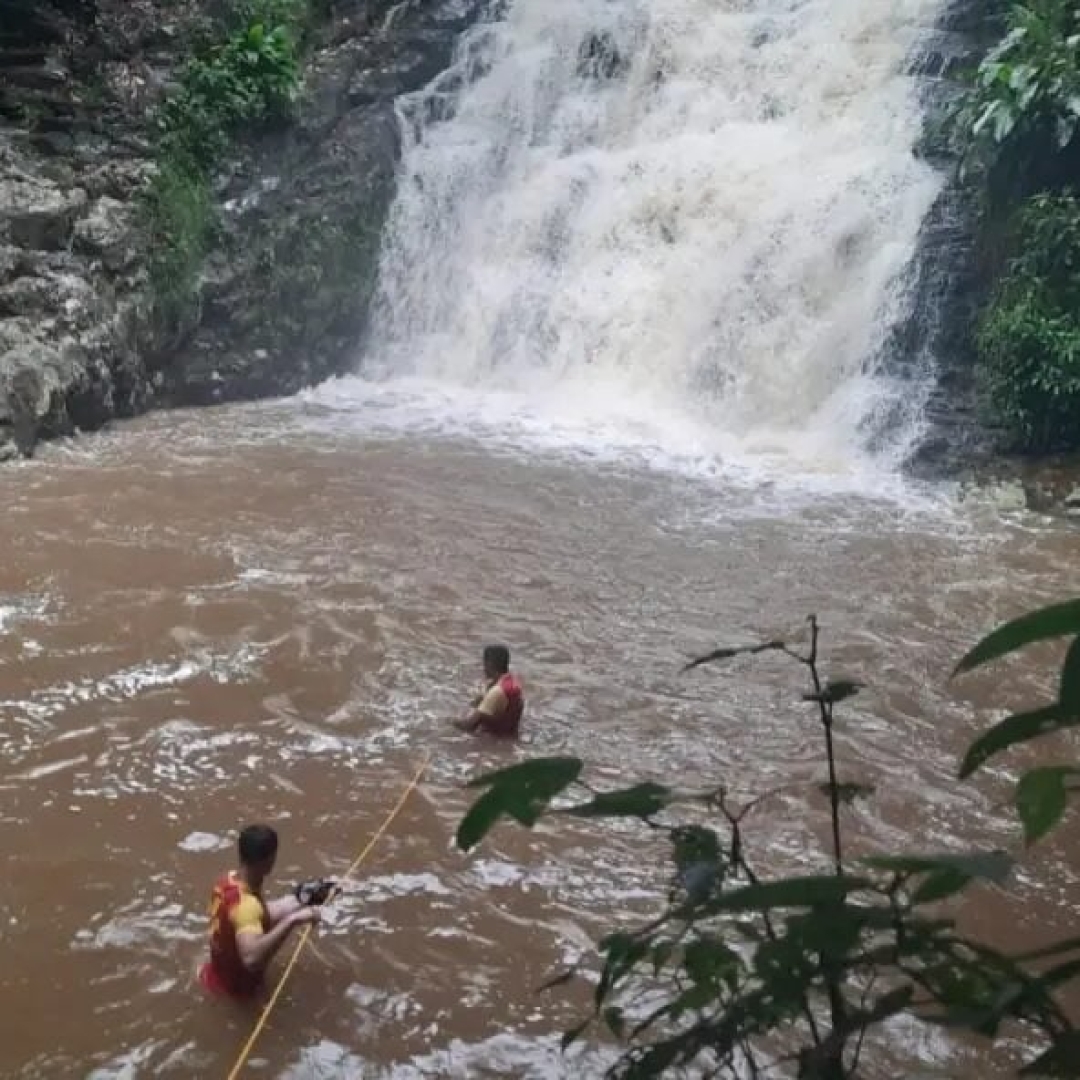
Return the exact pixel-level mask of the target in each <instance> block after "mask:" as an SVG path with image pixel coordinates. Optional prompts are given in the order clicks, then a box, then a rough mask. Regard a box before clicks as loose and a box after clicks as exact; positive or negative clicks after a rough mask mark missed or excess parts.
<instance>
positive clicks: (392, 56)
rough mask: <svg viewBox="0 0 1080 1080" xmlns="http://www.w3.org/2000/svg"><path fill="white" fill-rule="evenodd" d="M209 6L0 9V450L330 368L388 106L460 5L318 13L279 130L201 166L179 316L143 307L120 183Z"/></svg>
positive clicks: (421, 3) (344, 7)
mask: <svg viewBox="0 0 1080 1080" xmlns="http://www.w3.org/2000/svg"><path fill="white" fill-rule="evenodd" d="M215 2H216V0H186V2H179V3H178V2H176V0H0V11H2V12H3V17H2V18H0V459H2V458H4V457H11V456H13V455H15V454H17V453H23V454H28V453H30V452H31V451H32V449H33V447H34V445H35V443H36V442H37V440H39V439H41V438H44V437H48V436H53V435H57V434H63V433H67V432H71V431H73V430H75V429H93V428H96V427H99V426H101V425H102V424H104V423H106V422H107V421H108V420H110V419H111V418H113V417H119V416H130V415H133V414H135V413H138V412H140V411H142V410H145V409H146V408H148V407H151V406H154V405H166V404H207V403H212V402H217V401H223V400H228V399H234V398H243V397H254V396H260V395H268V394H275V393H287V392H291V391H294V390H296V389H298V388H299V387H301V386H303V385H305V384H308V383H311V382H314V381H317V380H319V379H322V378H325V377H326V376H329V375H331V374H334V373H338V372H341V371H343V370H345V369H346V368H347V367H348V366H349V365H350V363H351V361H352V359H353V350H354V347H355V342H356V340H357V338H358V336H359V334H360V333H361V331H362V328H363V324H364V321H365V316H366V301H367V299H368V297H369V295H370V291H371V286H372V283H373V279H374V271H375V260H376V257H377V245H378V237H379V233H380V230H381V225H382V220H383V218H384V216H385V213H386V210H387V207H388V204H389V201H390V198H391V196H392V193H393V180H394V170H395V164H396V158H397V150H398V147H397V136H396V123H395V116H394V99H395V98H396V97H397V96H398V95H399V94H402V93H406V92H408V91H410V90H413V89H418V88H419V87H421V86H422V85H424V84H425V83H426V82H427V81H429V80H430V78H431V77H433V76H434V75H435V74H436V73H437V72H438V71H439V70H440V69H441V68H442V67H444V66H445V65H446V63H447V62H448V60H449V57H450V53H451V51H452V48H453V43H454V40H455V37H456V35H457V33H459V32H460V30H461V29H463V28H464V27H465V26H466V25H467V24H468V22H469V21H471V19H472V18H474V17H475V15H476V13H477V11H478V9H479V6H480V4H479V2H478V0H465V2H460V0H459V2H456V3H455V2H453V0H447V2H445V3H441V2H434V3H432V2H430V0H429V2H425V0H409V2H405V3H400V4H396V5H390V4H387V3H386V2H385V0H370V2H367V3H365V2H363V0H339V2H337V3H330V4H322V5H321V6H320V9H319V10H320V11H321V12H322V14H321V16H320V18H319V22H318V25H317V26H316V28H315V31H314V43H313V48H312V50H311V51H310V54H309V56H308V62H307V66H306V70H305V77H304V87H303V94H302V99H301V105H300V109H299V115H298V117H297V119H296V121H295V122H294V123H292V124H291V125H288V126H287V127H284V128H280V129H278V130H275V131H272V132H265V133H263V134H262V135H260V136H259V137H258V138H257V139H255V140H252V141H249V142H246V143H242V144H239V145H238V146H237V147H236V148H235V153H233V154H231V155H230V160H229V162H228V164H227V167H224V168H223V169H222V170H221V171H220V172H219V173H218V174H217V175H216V177H215V179H214V197H215V200H216V202H217V203H218V210H219V220H220V223H221V224H220V228H219V230H218V235H217V237H216V239H215V243H214V246H213V250H212V251H211V254H210V256H209V258H208V259H207V260H206V262H205V265H204V266H203V269H202V272H201V274H200V280H199V287H198V302H197V303H196V304H195V305H194V306H193V309H192V311H191V312H190V313H189V314H188V315H187V317H186V318H185V319H184V320H183V321H182V322H181V324H180V325H178V326H177V325H170V326H167V327H166V326H165V325H163V324H162V322H161V320H157V319H155V318H154V317H153V304H152V298H151V295H150V285H149V280H148V257H149V255H150V250H149V247H150V243H151V241H150V238H149V235H148V231H147V229H146V228H145V227H144V224H143V221H142V215H141V214H140V212H139V205H140V204H139V196H140V192H141V191H142V190H143V189H144V187H145V185H146V184H147V183H148V181H149V179H150V178H151V176H152V175H153V172H154V164H153V152H152V151H153V136H152V129H151V117H152V115H153V109H154V107H155V105H156V104H157V103H158V102H159V101H160V100H161V97H162V95H163V94H164V93H165V91H166V88H167V87H168V85H169V81H170V78H171V77H173V75H174V73H175V71H176V68H177V66H178V64H179V63H181V62H182V60H183V58H184V52H185V42H186V40H187V38H188V37H189V35H191V34H192V33H194V32H196V31H197V28H198V26H199V25H200V21H201V20H205V19H206V18H207V17H208V16H211V15H213V13H214V12H213V8H214V5H215Z"/></svg>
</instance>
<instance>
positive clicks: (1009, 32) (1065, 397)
mask: <svg viewBox="0 0 1080 1080" xmlns="http://www.w3.org/2000/svg"><path fill="white" fill-rule="evenodd" d="M1005 23H1006V25H1005V27H1004V37H1003V39H1002V40H1001V41H1000V43H999V44H998V45H997V47H996V48H994V49H992V50H991V51H990V53H989V54H988V55H987V57H986V58H985V59H984V60H983V62H982V63H981V64H980V65H979V68H978V70H977V72H976V74H975V77H974V79H973V83H972V86H971V88H970V89H969V91H968V93H967V94H966V95H965V98H964V99H963V102H962V106H961V108H960V110H959V113H958V116H957V120H958V128H957V130H958V132H959V135H960V139H961V141H962V143H963V147H964V157H965V165H966V166H969V167H971V168H972V171H973V172H974V174H975V175H976V176H977V177H978V178H979V182H980V184H981V187H982V190H983V194H984V196H985V207H986V214H985V221H984V231H985V233H986V236H987V237H992V236H999V235H1000V234H1002V233H1003V232H1004V233H1005V234H1007V237H1008V239H1007V243H1006V244H1005V245H1004V247H1003V249H1002V250H1000V251H998V252H997V255H996V258H995V262H996V263H997V265H995V266H993V267H991V270H992V274H993V277H994V278H995V279H996V284H995V286H994V287H993V288H992V289H991V298H990V302H989V304H988V305H987V307H986V310H985V311H984V312H983V315H982V318H981V319H980V321H979V327H978V333H977V336H976V345H977V350H978V353H979V358H980V375H981V384H982V389H983V396H984V400H985V403H986V405H987V407H988V410H989V414H990V416H991V418H992V419H993V420H995V421H996V422H997V423H999V424H1000V425H1001V426H1002V428H1003V429H1004V431H1005V432H1006V434H1007V436H1008V438H1009V440H1010V442H1011V443H1012V445H1013V446H1014V447H1015V448H1017V449H1021V450H1031V451H1038V452H1045V451H1050V450H1058V449H1071V448H1074V447H1076V446H1078V445H1080V314H1078V310H1080V309H1078V307H1077V299H1078V296H1080V203H1078V202H1077V200H1076V199H1075V198H1073V197H1072V192H1071V186H1072V185H1074V184H1075V183H1076V181H1077V177H1078V176H1080V6H1078V5H1077V4H1076V3H1075V2H1074V0H1023V2H1021V3H1018V4H1016V5H1015V6H1013V7H1012V8H1011V10H1010V11H1009V13H1008V15H1007V16H1006V20H1005Z"/></svg>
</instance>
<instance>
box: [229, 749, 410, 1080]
mask: <svg viewBox="0 0 1080 1080" xmlns="http://www.w3.org/2000/svg"><path fill="white" fill-rule="evenodd" d="M429 761H430V757H425V758H424V761H423V763H422V764H421V766H420V768H419V769H417V770H416V773H415V775H414V776H413V778H412V780H410V781H409V786H408V787H407V788H406V789H405V791H404V792H403V793H402V796H401V798H400V799H398V801H397V804H396V805H395V807H394V809H393V810H391V811H390V813H389V814H388V815H387V817H386V820H385V821H384V822H383V823H382V824H381V825H380V826H379V828H378V829H377V830H376V832H375V835H374V836H373V837H372V838H371V839H370V840H369V841H368V842H367V846H366V847H365V848H364V849H363V851H361V852H360V854H359V855H357V856H356V858H355V859H354V860H353V862H352V865H351V866H350V867H349V869H348V870H346V871H345V874H344V876H343V877H342V878H341V880H340V881H339V882H338V883H337V887H336V888H335V889H334V892H333V894H332V895H331V896H330V899H329V900H328V901H327V903H329V902H330V901H332V900H333V899H334V897H336V896H337V895H338V893H340V892H341V889H342V886H343V884H344V883H345V882H346V881H348V880H349V878H351V877H352V876H353V874H354V873H355V872H356V870H357V868H358V867H359V866H360V864H361V863H362V862H363V861H364V860H365V859H366V858H367V857H368V855H369V854H370V852H371V849H372V848H373V847H375V845H376V844H377V843H378V842H379V840H380V839H381V838H382V835H383V833H384V832H386V830H387V829H388V828H390V825H391V824H392V822H393V820H394V818H396V817H397V816H398V814H400V813H401V811H402V809H403V808H404V806H405V803H407V802H408V801H409V796H410V795H411V794H412V793H413V791H414V790H415V788H416V785H417V784H419V783H420V778H421V777H422V776H423V775H424V773H425V771H426V770H427V767H428V762H429ZM309 937H311V923H308V924H307V926H305V927H304V931H303V933H302V934H301V935H300V940H299V941H298V942H297V943H296V948H295V949H293V954H292V956H290V957H289V962H288V963H287V964H286V965H285V970H284V971H282V973H281V978H280V979H278V982H277V986H275V987H274V992H273V994H271V995H270V1000H269V1001H268V1002H267V1003H266V1004H265V1005H264V1006H263V1010H262V1012H261V1013H260V1014H259V1019H258V1021H257V1022H256V1024H255V1027H254V1028H253V1029H252V1032H251V1035H249V1036H248V1041H247V1042H246V1043H244V1047H243V1049H242V1050H241V1051H240V1054H239V1056H238V1057H237V1059H236V1064H235V1065H234V1066H233V1067H232V1071H231V1072H230V1073H229V1076H228V1080H236V1078H237V1077H238V1076H239V1075H240V1073H241V1071H242V1070H243V1068H244V1066H245V1065H246V1064H247V1059H248V1058H249V1057H250V1056H251V1051H252V1049H253V1048H254V1046H255V1042H256V1040H257V1039H258V1038H259V1036H260V1035H261V1034H262V1030H263V1028H264V1027H266V1021H267V1020H269V1019H270V1013H271V1012H273V1009H274V1006H275V1005H276V1004H277V1001H278V998H279V997H280V996H281V991H282V990H283V989H284V988H285V982H286V980H287V979H288V978H289V976H290V975H291V974H292V969H293V968H294V967H295V966H296V961H297V960H299V959H300V953H301V952H303V949H304V946H305V945H306V944H307V942H308V938H309Z"/></svg>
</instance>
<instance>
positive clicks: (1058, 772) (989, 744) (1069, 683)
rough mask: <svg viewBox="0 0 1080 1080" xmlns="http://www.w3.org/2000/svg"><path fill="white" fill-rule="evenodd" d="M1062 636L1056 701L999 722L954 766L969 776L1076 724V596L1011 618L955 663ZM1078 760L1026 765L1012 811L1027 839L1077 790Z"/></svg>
mask: <svg viewBox="0 0 1080 1080" xmlns="http://www.w3.org/2000/svg"><path fill="white" fill-rule="evenodd" d="M1062 637H1067V638H1071V639H1072V640H1071V641H1070V643H1069V647H1068V649H1067V650H1066V653H1065V657H1064V659H1063V660H1062V663H1061V674H1060V677H1059V679H1058V694H1057V700H1056V701H1054V702H1051V703H1050V704H1049V705H1044V706H1042V707H1041V708H1038V709H1033V710H1031V711H1029V712H1023V713H1016V714H1014V715H1012V716H1007V717H1005V719H1004V720H1001V721H999V722H998V723H997V724H995V725H994V726H993V727H992V728H990V729H989V731H986V732H984V733H983V734H982V735H981V736H979V738H978V739H976V740H975V742H974V743H972V745H971V746H970V747H969V748H968V751H967V753H966V754H965V755H964V760H963V762H962V764H961V766H960V775H961V777H965V776H970V775H971V773H973V772H974V771H975V770H976V769H978V768H980V767H981V766H982V765H983V764H984V763H985V762H986V761H987V760H989V759H990V758H991V757H993V756H994V755H995V754H999V753H1001V752H1002V751H1004V750H1007V749H1009V748H1010V747H1012V746H1016V745H1018V744H1021V743H1027V742H1031V741H1032V740H1034V739H1037V738H1041V737H1043V736H1046V735H1052V734H1054V733H1056V732H1060V731H1068V730H1071V729H1075V728H1077V727H1080V600H1068V601H1066V602H1064V603H1061V604H1052V605H1050V606H1049V607H1045V608H1041V609H1040V610H1038V611H1033V612H1031V613H1029V614H1027V615H1022V616H1021V617H1020V618H1017V619H1013V620H1012V621H1011V622H1008V623H1006V624H1005V625H1004V626H1001V627H999V628H998V629H997V630H995V631H993V633H991V634H988V635H987V636H986V637H985V638H983V640H982V641H980V642H979V643H978V644H977V645H976V646H975V647H974V648H973V649H972V650H971V651H970V652H969V653H968V654H967V655H966V656H965V657H964V659H963V660H961V661H960V663H959V665H958V666H957V671H958V672H961V671H970V670H972V669H974V668H976V667H979V666H980V665H982V664H987V663H990V662H992V661H994V660H999V659H1001V658H1002V657H1005V656H1008V655H1010V654H1011V653H1014V652H1018V651H1019V650H1021V649H1025V648H1027V647H1028V646H1029V645H1034V644H1038V643H1040V642H1045V641H1051V640H1054V639H1057V638H1062ZM1078 778H1080V764H1078V765H1056V766H1049V767H1043V768H1036V769H1031V770H1030V771H1028V772H1027V773H1025V774H1024V775H1023V776H1022V777H1021V778H1020V781H1019V783H1018V784H1017V786H1016V809H1017V812H1018V814H1019V816H1020V820H1021V822H1022V823H1023V826H1024V836H1025V838H1026V839H1027V841H1028V843H1033V842H1035V841H1036V840H1040V839H1041V838H1042V837H1044V836H1045V835H1046V834H1047V833H1048V832H1049V831H1050V830H1051V829H1052V828H1053V827H1054V826H1055V825H1057V824H1058V822H1059V821H1060V820H1061V818H1062V816H1063V815H1064V813H1065V809H1066V806H1067V805H1068V797H1069V794H1070V793H1071V792H1073V791H1076V790H1080V780H1078Z"/></svg>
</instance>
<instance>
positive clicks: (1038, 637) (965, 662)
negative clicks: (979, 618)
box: [953, 600, 1080, 675]
mask: <svg viewBox="0 0 1080 1080" xmlns="http://www.w3.org/2000/svg"><path fill="white" fill-rule="evenodd" d="M1072 634H1080V600H1068V601H1066V602H1065V603H1063V604H1054V605H1052V606H1050V607H1045V608H1041V609H1040V610H1039V611H1033V612H1031V613H1029V614H1027V615H1022V616H1021V617H1020V618H1018V619H1013V620H1012V621H1011V622H1008V623H1006V624H1005V625H1004V626H1000V627H998V629H997V630H995V631H993V633H991V634H988V635H987V636H986V637H985V638H983V639H982V641H980V642H979V643H978V645H976V646H975V648H973V649H972V650H971V651H970V652H969V653H968V654H967V655H966V656H965V657H964V658H963V659H962V660H961V661H960V663H959V664H957V665H956V670H955V671H954V672H953V674H954V675H959V674H962V673H963V672H965V671H971V670H973V669H974V668H977V667H979V666H981V665H982V664H988V663H989V662H990V661H991V660H996V659H998V657H1001V656H1005V655H1006V654H1008V653H1011V652H1016V650H1017V649H1022V648H1024V646H1026V645H1031V644H1033V643H1034V642H1036V641H1047V640H1049V639H1051V638H1057V637H1065V636H1067V635H1072Z"/></svg>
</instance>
